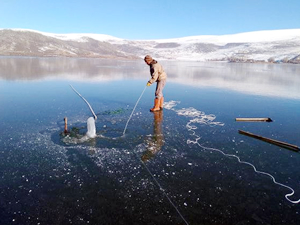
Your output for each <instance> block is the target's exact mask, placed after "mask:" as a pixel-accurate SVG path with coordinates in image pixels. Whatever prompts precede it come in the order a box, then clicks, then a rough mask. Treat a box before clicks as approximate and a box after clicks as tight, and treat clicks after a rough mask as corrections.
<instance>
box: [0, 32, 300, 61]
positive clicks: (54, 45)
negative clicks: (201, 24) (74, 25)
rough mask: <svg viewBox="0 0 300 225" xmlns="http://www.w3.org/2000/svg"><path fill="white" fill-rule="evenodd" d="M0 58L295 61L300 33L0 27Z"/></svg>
mask: <svg viewBox="0 0 300 225" xmlns="http://www.w3.org/2000/svg"><path fill="white" fill-rule="evenodd" d="M0 43H1V45H0V55H1V56H36V57H53V56H66V57H85V58H111V59H138V58H142V57H144V56H145V55H146V54H151V55H152V56H153V57H154V58H156V59H159V60H161V59H169V60H194V61H207V60H216V61H234V62H261V61H264V62H289V63H300V29H292V30H274V31H257V32H248V33H240V34H233V35H219V36H216V35H215V36H209V35H204V36H194V37H184V38H176V39H165V40H164V39H162V40H125V39H120V38H116V37H112V36H109V35H102V34H51V33H43V32H39V31H33V30H20V29H2V30H1V29H0Z"/></svg>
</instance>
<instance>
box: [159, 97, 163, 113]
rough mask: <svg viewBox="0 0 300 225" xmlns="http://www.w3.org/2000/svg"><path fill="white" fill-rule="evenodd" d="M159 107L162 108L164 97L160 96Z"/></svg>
mask: <svg viewBox="0 0 300 225" xmlns="http://www.w3.org/2000/svg"><path fill="white" fill-rule="evenodd" d="M159 107H160V110H163V109H164V97H161V98H160V102H159Z"/></svg>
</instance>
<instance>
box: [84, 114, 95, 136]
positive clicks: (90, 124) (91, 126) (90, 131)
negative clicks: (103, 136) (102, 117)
mask: <svg viewBox="0 0 300 225" xmlns="http://www.w3.org/2000/svg"><path fill="white" fill-rule="evenodd" d="M86 136H88V137H89V138H94V137H96V125H95V119H94V117H90V118H88V120H87V132H86Z"/></svg>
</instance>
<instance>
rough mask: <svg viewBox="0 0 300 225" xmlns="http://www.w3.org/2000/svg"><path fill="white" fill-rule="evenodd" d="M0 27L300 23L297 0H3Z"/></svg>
mask: <svg viewBox="0 0 300 225" xmlns="http://www.w3.org/2000/svg"><path fill="white" fill-rule="evenodd" d="M0 28H24V29H33V30H39V31H43V32H50V33H63V34H66V33H97V34H108V35H112V36H115V37H119V38H125V39H131V40H137V39H139V40H149V39H165V38H177V37H186V36H194V35H223V34H235V33H241V32H248V31H258V30H277V29H293V28H300V1H299V0H285V1H284V0H127V1H126V0H123V1H122V0H105V1H103V0H80V1H76V0H72V1H71V0H44V1H43V0H0Z"/></svg>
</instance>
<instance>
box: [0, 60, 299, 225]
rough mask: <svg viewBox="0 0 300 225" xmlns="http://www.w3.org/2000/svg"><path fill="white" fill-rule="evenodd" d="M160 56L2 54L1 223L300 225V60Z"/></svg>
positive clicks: (0, 108) (0, 94)
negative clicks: (155, 64) (155, 72)
mask: <svg viewBox="0 0 300 225" xmlns="http://www.w3.org/2000/svg"><path fill="white" fill-rule="evenodd" d="M161 64H162V65H163V67H164V69H165V71H166V72H167V74H168V81H167V85H166V87H165V90H164V95H165V109H164V110H163V111H160V112H157V113H150V112H149V109H150V108H151V107H152V106H153V99H154V91H155V87H154V85H152V86H151V87H147V88H146V89H145V86H146V83H147V81H148V79H149V77H150V75H149V68H148V66H147V65H146V64H145V63H144V62H143V60H141V61H112V60H99V59H68V58H6V57H1V58H0V115H1V120H0V127H1V129H0V169H1V170H0V193H1V195H0V224H22V225H24V224H198V225H199V224H216V225H221V224H238V225H246V224H247V225H248V224H251V225H252V224H272V225H274V224H289V225H296V224H300V217H299V214H300V203H298V204H297V203H295V202H297V201H298V200H299V199H300V171H299V167H298V165H299V164H300V154H299V153H297V152H294V151H291V150H288V149H285V148H282V147H278V146H276V145H272V144H269V143H266V142H263V141H260V140H257V139H254V138H251V137H248V136H245V135H241V134H239V132H238V130H244V131H248V132H251V133H254V134H258V135H261V136H264V137H268V138H272V139H276V140H279V141H284V142H287V143H290V144H293V145H297V146H300V126H299V124H300V118H299V112H300V66H299V65H287V64H274V65H272V64H231V63H220V62H167V61H162V62H161ZM70 84H71V85H72V86H73V87H74V88H75V89H76V90H77V91H78V92H79V93H80V94H81V95H82V96H83V97H84V98H85V99H86V100H87V101H88V102H89V103H90V105H91V106H92V108H93V110H94V111H95V113H96V115H97V117H98V118H97V120H96V130H97V137H96V138H93V139H89V140H82V136H84V134H85V133H86V131H87V125H86V122H87V119H88V118H89V117H91V116H92V113H91V111H90V110H89V108H88V106H87V104H86V103H85V102H84V101H83V100H82V99H81V98H80V97H79V96H78V95H77V94H76V93H75V92H74V91H73V90H72V89H71V88H70V86H69V85H70ZM144 89H145V91H144ZM143 91H144V93H143V95H142V96H141V94H142V92H143ZM140 96H141V99H140V101H139V103H138V105H137V107H136V109H135V111H134V113H133V115H132V118H131V120H130V121H129V123H128V127H127V129H126V132H125V136H122V134H123V131H124V128H125V125H126V122H127V121H128V119H129V116H130V114H131V113H132V110H133V108H134V106H135V104H136V102H137V100H138V98H139V97H140ZM65 117H67V119H68V129H69V130H70V131H71V132H72V135H70V136H63V135H61V133H62V131H63V130H64V118H65ZM238 117H269V118H271V119H272V120H273V122H270V123H267V122H236V121H235V118H238Z"/></svg>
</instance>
